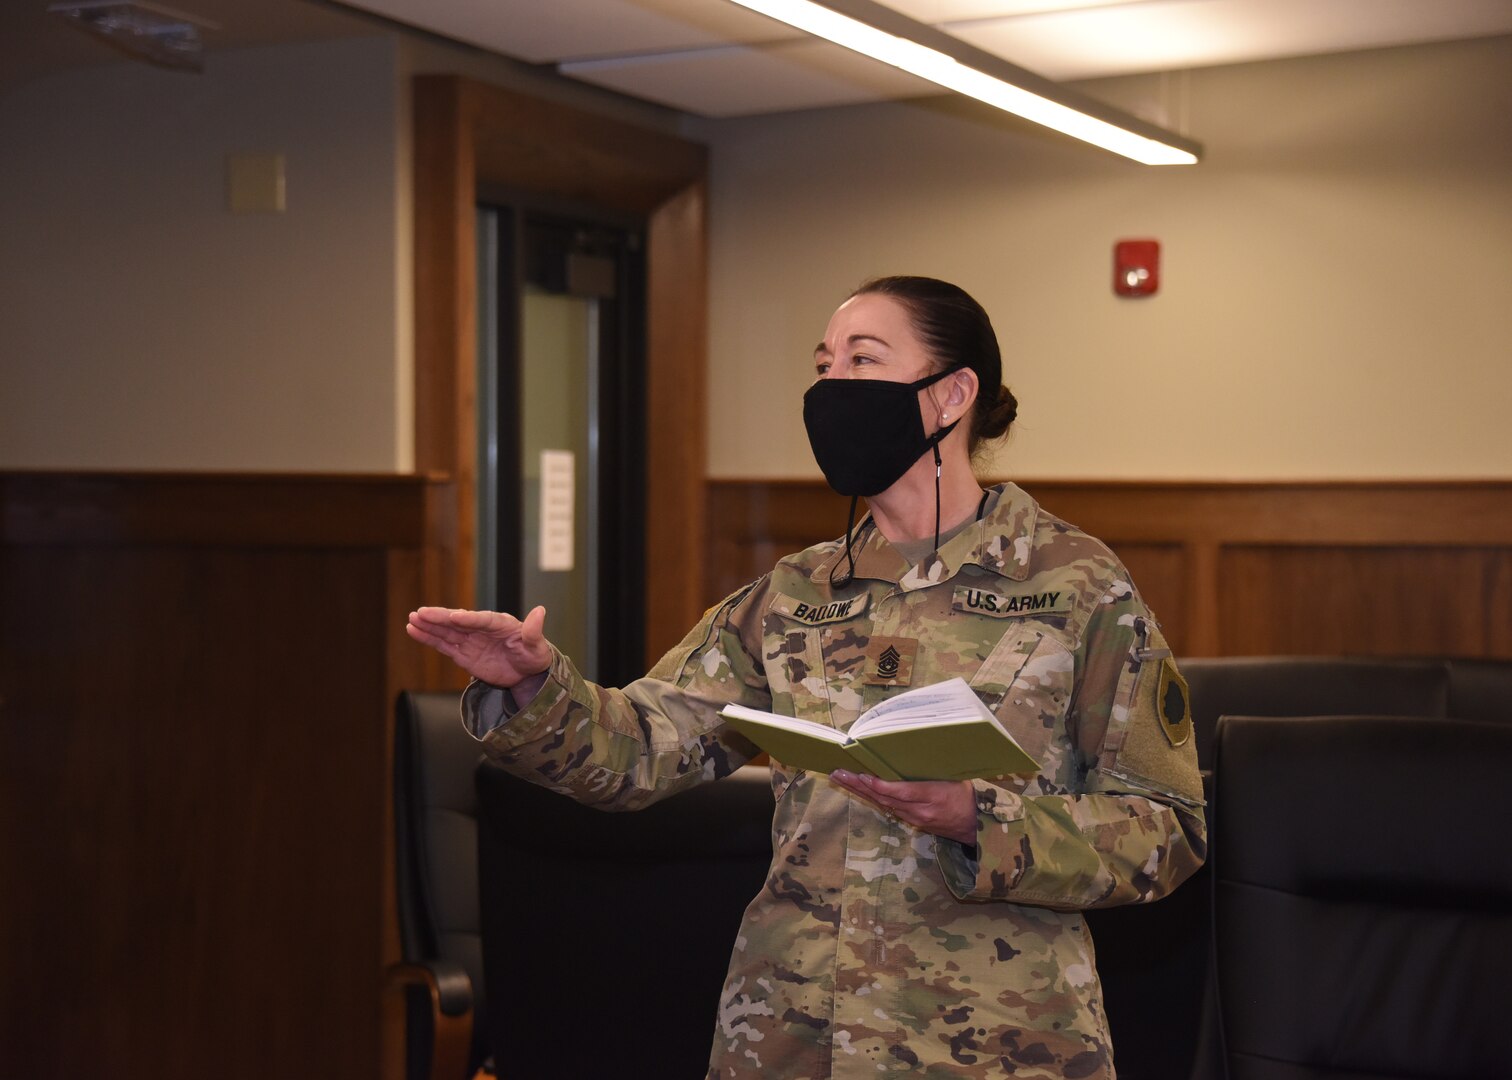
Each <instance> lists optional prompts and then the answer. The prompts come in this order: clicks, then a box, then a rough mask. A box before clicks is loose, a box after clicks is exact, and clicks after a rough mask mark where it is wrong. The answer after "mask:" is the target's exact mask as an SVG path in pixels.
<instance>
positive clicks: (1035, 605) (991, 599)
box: [952, 585, 1076, 619]
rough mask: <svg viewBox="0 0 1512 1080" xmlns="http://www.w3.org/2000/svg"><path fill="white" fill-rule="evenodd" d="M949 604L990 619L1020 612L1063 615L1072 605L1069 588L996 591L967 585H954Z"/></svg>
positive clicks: (1022, 614)
mask: <svg viewBox="0 0 1512 1080" xmlns="http://www.w3.org/2000/svg"><path fill="white" fill-rule="evenodd" d="M952 606H953V607H954V608H955V610H957V611H965V612H969V613H971V614H973V615H986V616H989V617H990V618H994V619H1012V618H1017V617H1020V616H1024V615H1065V614H1067V613H1068V612H1070V611H1071V610H1072V608H1074V607H1075V606H1076V595H1075V593H1074V592H1073V591H1072V590H1071V589H1066V588H1061V589H1049V590H1046V591H1044V592H1023V593H996V592H988V591H987V590H986V589H973V588H970V587H969V586H965V585H960V586H957V587H956V590H955V594H954V602H953V604H952Z"/></svg>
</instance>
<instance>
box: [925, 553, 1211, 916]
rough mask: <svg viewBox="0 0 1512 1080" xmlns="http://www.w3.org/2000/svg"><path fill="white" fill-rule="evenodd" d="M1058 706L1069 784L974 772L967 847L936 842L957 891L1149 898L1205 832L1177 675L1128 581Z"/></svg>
mask: <svg viewBox="0 0 1512 1080" xmlns="http://www.w3.org/2000/svg"><path fill="white" fill-rule="evenodd" d="M1069 709H1070V715H1069V719H1068V725H1067V730H1068V734H1069V736H1070V738H1071V740H1072V744H1073V752H1074V753H1075V755H1076V759H1077V762H1078V771H1079V773H1080V783H1079V784H1078V786H1077V793H1076V794H1071V795H1020V794H1017V793H1015V792H1012V791H1009V790H1008V789H1006V788H1004V787H1001V786H999V785H995V784H992V783H990V782H988V781H974V782H973V783H974V787H975V792H976V798H977V844H976V848H975V850H974V851H973V850H972V849H970V848H968V847H967V846H965V845H962V844H959V843H957V842H955V841H950V840H942V841H940V846H939V852H940V864H941V866H942V867H943V869H944V871H945V877H946V881H947V883H948V884H949V886H950V888H951V891H952V892H954V893H955V894H956V895H957V896H959V897H960V898H962V899H975V900H1008V901H1012V902H1015V903H1025V904H1035V905H1040V906H1044V907H1051V908H1057V909H1061V910H1071V909H1078V908H1097V907H1112V906H1115V905H1118V904H1131V903H1141V902H1145V901H1149V900H1155V899H1158V898H1160V897H1162V896H1164V895H1165V894H1167V893H1168V892H1170V891H1171V890H1172V889H1174V888H1175V887H1176V886H1177V885H1179V884H1180V883H1181V882H1182V881H1184V880H1186V878H1188V877H1190V876H1191V874H1192V873H1193V872H1194V871H1195V870H1196V869H1197V868H1198V867H1199V866H1201V865H1202V861H1203V859H1204V858H1205V857H1206V855H1207V830H1206V824H1205V822H1204V819H1203V810H1202V803H1203V801H1202V781H1201V778H1200V776H1199V774H1198V771H1197V752H1196V747H1195V745H1194V744H1193V741H1192V720H1191V713H1190V710H1189V708H1188V704H1187V698H1186V684H1185V682H1184V681H1183V680H1182V679H1181V676H1180V673H1179V672H1178V671H1177V670H1176V665H1175V661H1174V660H1173V659H1172V658H1171V655H1170V650H1169V648H1168V647H1167V646H1166V642H1165V639H1164V637H1163V636H1162V635H1161V633H1160V629H1159V627H1158V625H1157V624H1156V622H1155V620H1154V618H1153V617H1151V615H1150V614H1149V612H1148V611H1147V610H1146V609H1145V607H1144V604H1143V602H1142V601H1141V600H1140V599H1139V595H1138V593H1137V592H1136V591H1135V590H1134V587H1133V586H1132V585H1131V584H1129V583H1128V582H1127V581H1119V582H1116V583H1115V584H1114V585H1113V586H1112V588H1111V589H1110V590H1109V591H1108V592H1107V593H1106V594H1105V595H1104V596H1103V597H1102V598H1101V600H1100V602H1099V603H1098V605H1097V608H1096V610H1095V611H1094V613H1093V615H1092V617H1091V619H1090V620H1089V623H1088V627H1087V631H1086V634H1085V636H1084V638H1083V645H1082V648H1081V649H1080V650H1079V651H1078V653H1077V655H1076V688H1075V691H1074V694H1073V697H1072V700H1071V702H1070V705H1069Z"/></svg>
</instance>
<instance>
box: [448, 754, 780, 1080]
mask: <svg viewBox="0 0 1512 1080" xmlns="http://www.w3.org/2000/svg"><path fill="white" fill-rule="evenodd" d="M478 797H479V845H480V846H479V868H480V872H481V875H482V878H481V884H482V899H483V952H484V975H485V978H486V980H487V987H488V995H487V996H488V1007H487V1019H486V1026H487V1028H488V1031H489V1039H490V1042H491V1043H492V1044H493V1046H494V1048H495V1052H496V1054H497V1059H498V1061H499V1063H500V1067H501V1070H502V1069H503V1068H504V1067H505V1066H506V1065H507V1066H508V1069H509V1070H510V1075H514V1076H541V1077H546V1076H550V1077H561V1078H564V1080H570V1078H575V1077H584V1078H596V1077H601V1076H613V1077H615V1078H616V1080H637V1078H642V1077H644V1078H646V1080H667V1078H677V1077H684V1076H686V1077H694V1076H703V1075H704V1073H705V1071H706V1070H707V1068H708V1061H709V1050H710V1047H711V1045H712V1042H713V1036H714V1021H715V1017H716V1014H717V1010H718V1005H719V994H720V989H721V987H722V986H723V984H724V976H725V970H726V968H727V967H728V965H729V958H730V951H731V948H732V947H733V945H734V943H735V935H736V932H737V930H738V929H739V925H740V918H741V914H742V913H743V912H744V910H745V907H746V905H747V904H748V903H749V902H750V900H751V899H752V897H754V896H755V895H756V893H757V892H758V891H759V890H760V889H761V887H762V885H763V883H764V882H765V880H766V874H767V870H768V867H769V864H770V862H771V858H772V842H771V825H772V790H771V776H770V772H769V771H768V770H767V769H765V768H755V767H746V768H743V769H739V770H737V771H736V772H735V774H734V775H732V776H730V777H727V778H725V779H723V780H719V781H716V782H713V783H707V784H701V785H699V786H698V787H695V788H693V789H692V790H690V791H687V792H684V793H682V794H679V795H676V796H673V797H672V798H669V799H666V800H664V801H662V802H659V803H655V804H653V805H652V806H650V807H648V808H646V809H645V810H640V811H637V812H635V813H629V814H606V813H602V812H599V811H597V810H593V809H590V808H588V807H585V806H581V805H579V804H577V803H575V802H572V801H571V800H569V799H566V798H563V797H562V796H560V795H556V794H553V793H552V792H550V791H547V790H545V789H544V788H539V787H536V786H535V785H532V784H530V783H527V782H526V781H523V780H520V779H517V778H516V777H513V776H510V775H509V774H507V773H505V772H503V771H502V770H500V769H497V768H495V767H493V766H491V765H486V764H485V765H483V766H481V767H480V768H479V770H478Z"/></svg>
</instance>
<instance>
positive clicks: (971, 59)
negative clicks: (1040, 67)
mask: <svg viewBox="0 0 1512 1080" xmlns="http://www.w3.org/2000/svg"><path fill="white" fill-rule="evenodd" d="M732 2H734V3H737V4H740V5H742V6H743V7H748V8H750V9H751V10H752V11H759V12H760V13H761V14H763V15H767V16H770V17H771V18H774V19H777V20H778V21H779V22H785V23H787V24H788V25H789V26H796V27H797V28H798V29H800V30H806V31H808V32H809V33H810V34H813V35H815V36H816V37H822V38H824V39H826V40H827V41H833V42H834V43H835V44H836V45H840V46H843V47H844V48H847V49H851V50H853V51H855V52H859V53H862V54H864V55H866V56H870V57H872V58H874V59H877V60H880V61H882V62H883V63H884V64H891V65H892V66H893V67H895V68H900V69H902V70H903V71H907V72H909V73H910V74H913V75H917V76H919V78H921V79H927V80H929V81H930V82H932V83H935V84H937V85H939V86H943V87H945V88H946V89H947V90H954V91H956V92H957V93H960V94H965V95H966V96H967V97H973V98H976V99H977V100H978V101H985V102H986V103H987V104H989V105H994V106H996V107H997V108H999V109H1003V110H1004V111H1006V112H1011V113H1013V114H1014V115H1015V116H1022V117H1023V118H1024V119H1026V120H1032V121H1034V122H1035V123H1036V124H1043V125H1044V126H1045V127H1048V128H1053V129H1055V130H1056V131H1060V132H1064V133H1065V134H1067V135H1070V136H1071V137H1072V138H1076V139H1081V140H1082V141H1083V142H1089V143H1092V144H1093V145H1094V146H1100V147H1102V148H1103V149H1104V150H1111V151H1112V152H1113V153H1115V154H1122V155H1123V156H1124V157H1127V158H1133V159H1134V160H1135V161H1139V162H1143V163H1144V164H1146V165H1195V164H1196V163H1197V159H1198V155H1199V154H1201V152H1202V146H1201V144H1200V143H1196V142H1193V141H1192V140H1191V139H1187V138H1185V137H1183V136H1181V135H1177V134H1176V133H1175V132H1172V131H1167V130H1165V129H1164V128H1162V127H1159V126H1158V125H1155V124H1151V123H1149V122H1147V121H1145V120H1141V119H1139V118H1138V117H1137V116H1132V115H1130V114H1128V113H1125V112H1123V111H1122V110H1120V109H1115V108H1113V107H1112V106H1111V105H1105V104H1103V103H1102V102H1100V101H1097V100H1095V99H1093V98H1090V97H1087V96H1086V95H1084V94H1080V93H1077V92H1076V91H1074V90H1071V89H1069V88H1068V87H1064V86H1060V85H1059V84H1057V83H1054V82H1051V81H1050V80H1049V79H1046V78H1045V77H1043V76H1041V75H1036V74H1035V73H1034V72H1032V71H1029V70H1027V69H1025V68H1021V67H1019V66H1017V65H1016V64H1010V63H1009V62H1008V61H1007V60H1004V59H1003V58H1002V57H1000V56H994V55H993V54H992V53H989V52H987V51H985V50H983V49H978V48H976V47H975V46H973V45H969V44H967V43H966V42H964V41H962V40H961V39H960V38H955V37H951V36H950V35H949V34H946V33H944V32H943V31H940V30H936V29H935V28H934V27H932V26H929V25H928V24H926V23H921V22H918V21H916V20H914V19H910V18H908V17H907V16H906V15H901V14H899V13H898V12H896V11H894V10H893V9H892V8H889V7H884V6H883V5H882V4H878V3H874V2H873V0H824V2H823V3H817V2H815V0H732Z"/></svg>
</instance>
